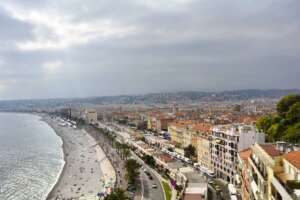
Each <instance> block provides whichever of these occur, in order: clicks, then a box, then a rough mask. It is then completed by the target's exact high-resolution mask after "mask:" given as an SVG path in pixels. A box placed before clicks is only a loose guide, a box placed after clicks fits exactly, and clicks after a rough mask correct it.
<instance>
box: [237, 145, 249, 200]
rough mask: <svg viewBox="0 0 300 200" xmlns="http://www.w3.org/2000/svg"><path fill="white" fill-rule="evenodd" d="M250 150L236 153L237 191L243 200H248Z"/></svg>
mask: <svg viewBox="0 0 300 200" xmlns="http://www.w3.org/2000/svg"><path fill="white" fill-rule="evenodd" d="M251 152H252V151H251V149H250V148H248V149H245V150H242V151H240V152H239V153H238V173H237V175H238V177H237V189H238V190H239V193H240V194H241V196H242V199H243V200H249V199H250V193H249V191H250V183H249V162H248V159H249V158H250V156H251Z"/></svg>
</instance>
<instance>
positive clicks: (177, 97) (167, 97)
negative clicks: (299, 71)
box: [0, 89, 300, 110]
mask: <svg viewBox="0 0 300 200" xmlns="http://www.w3.org/2000/svg"><path fill="white" fill-rule="evenodd" d="M288 94H300V89H287V90H284V89H271V90H258V89H251V90H233V91H222V92H199V91H183V92H169V93H151V94H145V95H120V96H103V97H87V98H66V99H36V100H12V101H0V110H18V109H25V110H27V109H36V108H55V107H63V106H72V105H84V104H167V103H173V102H177V103H181V102H207V101H237V100H251V99H257V98H270V99H279V98H281V97H283V96H286V95H288Z"/></svg>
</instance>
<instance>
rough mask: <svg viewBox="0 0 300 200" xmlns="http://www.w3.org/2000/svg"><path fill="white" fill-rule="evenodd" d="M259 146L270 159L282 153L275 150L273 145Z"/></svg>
mask: <svg viewBox="0 0 300 200" xmlns="http://www.w3.org/2000/svg"><path fill="white" fill-rule="evenodd" d="M260 146H261V148H262V149H263V150H264V151H265V152H266V153H267V154H268V155H269V156H271V157H277V156H280V155H282V153H281V152H280V151H279V150H277V149H276V147H275V145H274V144H260Z"/></svg>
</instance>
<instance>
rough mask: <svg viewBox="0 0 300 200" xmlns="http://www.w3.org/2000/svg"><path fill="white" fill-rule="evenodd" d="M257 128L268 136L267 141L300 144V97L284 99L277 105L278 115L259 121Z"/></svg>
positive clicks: (294, 96)
mask: <svg viewBox="0 0 300 200" xmlns="http://www.w3.org/2000/svg"><path fill="white" fill-rule="evenodd" d="M257 128H258V129H259V130H260V131H264V132H265V133H266V134H267V140H268V141H269V142H273V141H279V140H282V141H286V142H291V143H300V95H296V94H291V95H288V96H285V97H283V98H282V99H281V100H280V101H279V102H278V104H277V113H276V114H274V115H269V116H264V117H262V118H260V119H259V120H258V121H257Z"/></svg>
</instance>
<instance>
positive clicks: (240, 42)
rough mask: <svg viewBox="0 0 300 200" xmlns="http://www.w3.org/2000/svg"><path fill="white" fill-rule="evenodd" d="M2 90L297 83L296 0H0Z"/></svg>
mask: <svg viewBox="0 0 300 200" xmlns="http://www.w3.org/2000/svg"><path fill="white" fill-rule="evenodd" d="M0 25H1V29H0V99H17V98H48V97H83V96H102V95H116V94H143V93H149V92H166V91H182V90H202V91H211V90H213V91H216V90H230V89H249V88H261V89H265V88H300V1H299V0H43V1H42V0H26V1H24V0H1V1H0Z"/></svg>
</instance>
